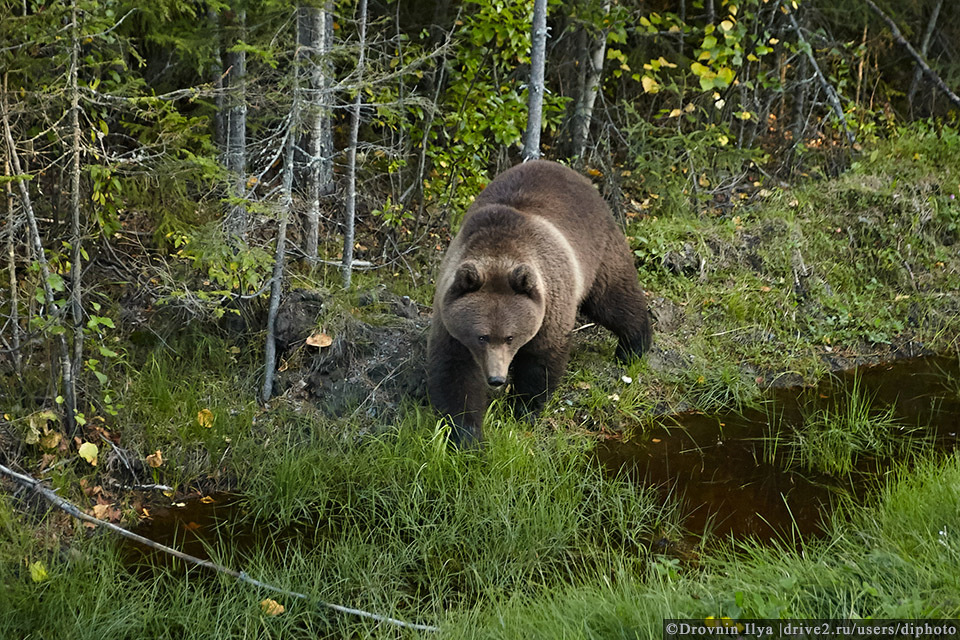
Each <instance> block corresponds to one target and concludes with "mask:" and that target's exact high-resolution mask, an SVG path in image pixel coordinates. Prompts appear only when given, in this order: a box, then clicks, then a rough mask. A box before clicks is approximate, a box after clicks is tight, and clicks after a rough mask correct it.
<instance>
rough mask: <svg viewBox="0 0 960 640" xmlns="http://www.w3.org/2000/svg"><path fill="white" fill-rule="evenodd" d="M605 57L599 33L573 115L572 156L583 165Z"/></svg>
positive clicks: (603, 40)
mask: <svg viewBox="0 0 960 640" xmlns="http://www.w3.org/2000/svg"><path fill="white" fill-rule="evenodd" d="M603 13H604V15H608V14H609V13H610V2H609V0H608V1H607V2H605V3H604V5H603ZM606 55H607V32H606V31H605V30H604V31H601V33H600V35H599V36H597V39H596V40H595V41H594V44H593V50H592V51H591V52H590V57H589V59H588V67H587V74H586V82H585V83H584V88H583V93H581V94H580V98H579V101H578V105H577V110H576V115H575V119H574V122H575V127H576V128H575V130H574V133H573V150H572V151H573V153H572V154H571V155H573V156H574V157H576V158H577V162H578V163H580V164H582V163H583V153H584V150H585V149H586V147H587V138H589V137H590V123H591V121H592V119H593V105H594V103H595V102H596V100H597V91H598V90H599V88H600V76H601V75H602V74H603V61H604V60H605V57H606Z"/></svg>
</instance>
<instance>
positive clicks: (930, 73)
mask: <svg viewBox="0 0 960 640" xmlns="http://www.w3.org/2000/svg"><path fill="white" fill-rule="evenodd" d="M864 2H866V3H867V5H869V7H870V8H871V9H873V12H874V13H876V14H877V15H878V16H880V19H881V20H883V21H884V22H886V23H887V26H888V27H890V32H891V33H893V37H894V39H895V40H896V41H897V42H899V43H900V44H901V45H902V46H903V48H905V49H906V50H907V52H908V53H909V54H910V55H911V56H912V57H913V59H914V60H916V62H917V66H918V67H920V69H922V70H923V72H924V73H925V74H927V77H928V78H930V81H931V82H933V84H934V85H936V87H937V88H938V89H940V91H941V92H943V94H944V95H945V96H947V98H949V99H950V102H952V103H953V104H954V105H955V106H957V107H958V108H960V96H958V95H957V94H955V93H954V92H953V91H951V90H950V87H948V86H947V84H946V83H945V82H944V81H943V78H941V77H940V75H939V74H937V72H936V71H934V70H933V69H931V68H930V65H928V64H927V61H926V60H924V59H923V56H922V55H920V54H919V53H917V50H916V49H914V48H913V45H912V44H910V42H909V41H907V39H906V38H904V37H903V34H902V33H900V27H898V26H897V23H896V22H894V21H893V20H892V19H891V18H890V16H888V15H887V14H885V13H884V12H883V11H882V10H881V9H880V7H878V6H877V5H876V4H874V2H873V0H864Z"/></svg>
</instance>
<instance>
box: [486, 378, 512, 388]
mask: <svg viewBox="0 0 960 640" xmlns="http://www.w3.org/2000/svg"><path fill="white" fill-rule="evenodd" d="M506 383H507V379H506V378H504V377H503V376H490V377H489V378H487V384H489V385H490V386H491V387H502V386H503V385H504V384H506Z"/></svg>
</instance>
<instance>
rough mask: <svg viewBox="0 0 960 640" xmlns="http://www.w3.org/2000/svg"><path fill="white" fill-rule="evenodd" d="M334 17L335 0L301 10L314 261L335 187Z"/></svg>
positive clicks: (307, 244)
mask: <svg viewBox="0 0 960 640" xmlns="http://www.w3.org/2000/svg"><path fill="white" fill-rule="evenodd" d="M332 18H333V2H332V0H327V1H326V2H324V4H323V5H322V6H320V7H301V8H300V12H299V19H301V20H303V21H305V22H306V23H307V24H304V28H301V29H300V36H299V37H300V38H301V39H306V40H307V47H308V49H309V52H310V58H311V68H310V69H311V71H310V89H309V91H308V92H307V100H306V103H307V104H306V105H305V107H306V109H307V111H308V113H309V115H308V118H309V125H308V126H309V131H310V133H309V144H308V147H309V154H310V158H309V165H308V169H307V213H306V220H307V225H306V226H307V228H306V233H305V236H306V237H305V238H304V253H305V254H306V256H307V259H308V260H311V261H312V260H316V259H317V244H318V239H319V236H320V198H321V197H322V196H324V195H327V194H329V193H331V192H332V191H333V152H334V150H333V128H332V127H331V125H330V110H329V108H327V105H328V103H329V102H330V86H331V83H332V77H333V69H332V68H331V64H330V52H331V51H332V50H333V19H332ZM308 25H309V27H308ZM307 27H308V28H307ZM305 36H306V37H305Z"/></svg>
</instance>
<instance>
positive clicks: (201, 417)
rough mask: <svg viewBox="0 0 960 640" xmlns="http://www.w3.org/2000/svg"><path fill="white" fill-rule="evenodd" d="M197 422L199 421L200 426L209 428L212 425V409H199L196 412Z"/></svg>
mask: <svg viewBox="0 0 960 640" xmlns="http://www.w3.org/2000/svg"><path fill="white" fill-rule="evenodd" d="M197 422H199V423H200V426H201V427H203V428H205V429H209V428H210V427H212V426H213V411H210V409H201V410H200V411H198V412H197Z"/></svg>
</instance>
